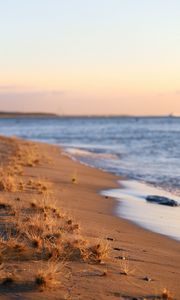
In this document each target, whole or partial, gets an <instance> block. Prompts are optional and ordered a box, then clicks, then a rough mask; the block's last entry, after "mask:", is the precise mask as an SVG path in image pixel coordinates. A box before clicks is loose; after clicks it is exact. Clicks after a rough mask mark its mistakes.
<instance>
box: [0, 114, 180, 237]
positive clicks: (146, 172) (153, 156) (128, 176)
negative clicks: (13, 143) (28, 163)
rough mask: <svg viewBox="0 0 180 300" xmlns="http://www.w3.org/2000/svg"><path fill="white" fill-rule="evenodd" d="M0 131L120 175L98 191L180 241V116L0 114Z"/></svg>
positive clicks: (133, 217) (132, 217)
mask: <svg viewBox="0 0 180 300" xmlns="http://www.w3.org/2000/svg"><path fill="white" fill-rule="evenodd" d="M0 134H1V135H6V136H18V137H21V138H24V139H28V140H33V141H40V142H46V143H49V144H56V145H59V146H61V147H62V148H63V151H64V153H65V155H68V156H70V157H71V158H72V159H75V160H78V161H80V162H81V163H83V164H86V165H89V166H92V167H96V168H99V169H101V170H104V171H108V172H110V173H113V174H116V175H120V176H122V178H123V179H122V180H120V181H119V185H120V186H121V187H119V188H117V189H113V190H109V189H108V187H107V190H106V191H102V192H101V193H102V194H103V195H109V196H112V197H114V198H115V199H117V207H116V208H115V211H114V213H115V214H116V215H117V216H120V217H123V218H125V219H128V220H129V221H131V222H134V223H136V224H137V225H139V226H142V227H144V228H146V229H148V230H151V231H154V232H158V233H160V234H163V235H166V236H169V237H170V238H173V239H176V240H178V241H180V207H169V206H165V205H160V204H154V203H149V202H147V201H146V197H147V196H148V195H157V196H165V197H168V198H170V199H174V200H176V201H177V202H178V203H179V204H180V117H172V116H169V117H126V116H124V117H107V116H106V117H65V116H62V117H53V118H52V117H43V118H9V119H8V118H7V119H0Z"/></svg>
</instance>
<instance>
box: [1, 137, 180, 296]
mask: <svg viewBox="0 0 180 300" xmlns="http://www.w3.org/2000/svg"><path fill="white" fill-rule="evenodd" d="M0 160H1V179H0V180H1V182H0V200H1V205H0V208H1V209H0V213H1V228H2V232H3V234H1V240H0V243H1V266H2V268H1V271H0V277H1V278H0V279H1V285H0V299H3V300H4V299H58V300H59V299H72V300H76V299H77V300H78V299H79V300H81V299H82V300H85V299H87V300H90V299H91V300H93V299H94V300H96V299H98V300H99V299H102V300H104V299H131V300H132V299H139V300H140V299H180V287H179V282H180V271H179V270H180V256H179V250H180V243H179V242H177V241H175V240H172V239H170V238H168V237H166V236H163V235H160V234H155V233H152V232H150V231H147V230H144V229H143V228H140V227H138V226H136V225H134V224H133V223H131V222H128V221H126V220H123V219H121V218H118V217H116V216H115V210H116V206H117V202H116V200H114V199H112V198H110V197H105V196H101V195H100V191H102V190H105V189H108V188H116V187H117V180H118V179H119V178H118V177H116V176H114V175H111V174H109V173H105V172H102V171H100V170H97V169H95V168H90V167H87V166H84V165H82V164H80V163H78V162H76V161H73V160H71V159H70V158H69V157H67V156H66V155H64V154H63V152H62V150H61V149H60V148H59V147H57V146H52V145H48V144H43V143H42V144H41V143H33V142H26V141H23V140H18V139H16V138H5V137H1V138H0ZM7 176H8V178H9V179H11V184H10V185H9V184H8V185H5V184H4V181H3V180H5V179H6V177H7ZM12 178H13V179H12ZM9 179H8V180H9ZM8 180H7V181H8ZM13 180H14V181H13ZM7 181H6V183H7ZM12 181H13V184H12ZM46 201H47V202H48V205H47V203H46ZM51 204H52V205H51ZM3 205H4V206H3ZM12 210H13V213H12ZM57 211H58V213H57ZM59 211H60V213H59ZM59 214H60V216H59ZM37 215H38V219H41V217H42V218H45V219H44V223H46V220H47V216H48V218H50V217H51V219H48V220H50V221H51V222H52V219H56V218H57V219H58V218H60V219H61V221H60V222H61V223H62V225H61V231H62V234H60V235H59V236H58V237H57V239H56V240H55V242H54V240H53V245H52V238H53V239H55V233H53V232H52V233H51V240H50V239H49V240H48V243H49V244H48V245H50V246H48V247H49V248H48V247H47V248H48V249H50V248H51V251H52V248H53V247H54V248H53V250H54V249H56V250H57V247H58V245H61V246H59V247H60V248H61V250H62V251H60V253H59V252H58V254H57V255H55V256H53V255H54V252H48V255H49V254H52V253H53V254H52V255H51V256H49V257H47V255H45V254H47V248H45V246H44V243H45V242H46V241H47V237H46V239H42V240H41V237H40V234H39V236H38V238H39V239H40V242H39V244H32V240H31V239H32V238H34V237H33V236H32V234H31V239H30V237H29V236H28V238H27V237H26V238H24V235H25V234H26V232H25V231H26V229H27V228H26V227H25V229H24V228H23V230H24V232H25V233H24V232H23V234H22V233H21V232H20V233H19V232H18V234H16V233H13V239H15V238H16V245H15V246H12V244H13V243H11V245H10V243H9V244H8V239H9V240H10V239H12V236H11V235H12V230H10V231H11V233H10V234H9V235H7V232H6V231H7V223H8V224H11V223H12V224H13V228H14V226H15V225H14V224H15V223H17V224H21V225H22V224H23V223H25V224H26V223H27V224H28V225H27V226H30V225H31V226H32V224H31V221H32V219H33V218H34V216H37ZM26 218H27V219H26ZM15 219H16V222H15V221H14V220H15ZM17 220H18V222H19V223H18V222H17ZM62 220H63V221H62ZM42 221H43V220H42ZM14 222H15V223H14ZM33 224H34V223H33ZM53 226H55V225H53ZM21 227H22V226H21ZM18 228H19V227H18ZM29 228H30V227H28V232H30V230H29ZM53 228H54V227H53ZM56 229H57V224H56ZM18 230H19V229H18ZM18 230H16V231H18ZM48 230H49V229H48ZM58 230H60V229H59V227H58ZM43 234H44V233H43ZM16 235H17V236H16ZM49 235H50V234H49ZM46 236H47V235H46ZM36 238H37V233H36ZM44 240H45V242H44ZM57 240H58V241H57ZM17 243H20V244H23V247H24V248H21V251H20V250H19V249H20V247H19V245H18V250H17ZM13 245H14V244H13ZM33 245H34V246H33ZM54 245H55V246H56V247H55V246H54ZM21 246H22V245H21ZM13 247H14V248H13ZM70 248H72V249H71V251H70ZM23 249H24V250H23ZM44 249H45V250H46V251H45V250H44ZM43 251H44V252H43ZM48 251H49V250H48ZM42 253H43V255H44V256H43V255H42ZM44 253H45V254H44ZM53 258H54V259H53ZM51 264H56V265H59V266H60V268H61V270H60V272H57V274H55V275H54V276H56V275H57V282H55V281H56V280H54V281H53V280H49V281H50V284H49V285H48V284H47V286H46V283H44V282H39V281H38V280H37V274H39V270H38V269H39V268H41V271H42V270H46V271H47V270H48V269H49V270H50V268H51ZM44 272H45V271H44ZM54 273H55V272H54ZM12 277H13V278H12ZM10 278H11V279H10Z"/></svg>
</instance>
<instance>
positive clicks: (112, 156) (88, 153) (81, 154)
mask: <svg viewBox="0 0 180 300" xmlns="http://www.w3.org/2000/svg"><path fill="white" fill-rule="evenodd" d="M65 150H66V152H67V153H69V154H70V155H72V156H75V157H76V156H77V157H92V158H102V159H103V158H104V159H118V156H117V155H116V154H110V153H95V152H92V151H88V150H84V149H83V150H82V149H78V148H66V149H65Z"/></svg>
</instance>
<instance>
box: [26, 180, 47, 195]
mask: <svg viewBox="0 0 180 300" xmlns="http://www.w3.org/2000/svg"><path fill="white" fill-rule="evenodd" d="M27 188H28V189H30V190H34V191H37V192H38V193H39V194H46V193H47V192H48V191H49V189H50V183H49V182H47V181H45V180H42V179H39V180H33V179H30V180H29V181H28V182H27Z"/></svg>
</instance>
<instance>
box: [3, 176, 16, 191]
mask: <svg viewBox="0 0 180 300" xmlns="http://www.w3.org/2000/svg"><path fill="white" fill-rule="evenodd" d="M0 191H4V192H17V191H18V183H17V180H16V178H15V177H14V176H12V175H9V174H5V173H4V174H0Z"/></svg>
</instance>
